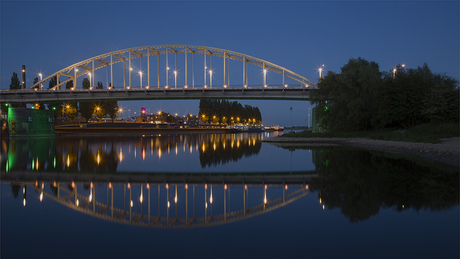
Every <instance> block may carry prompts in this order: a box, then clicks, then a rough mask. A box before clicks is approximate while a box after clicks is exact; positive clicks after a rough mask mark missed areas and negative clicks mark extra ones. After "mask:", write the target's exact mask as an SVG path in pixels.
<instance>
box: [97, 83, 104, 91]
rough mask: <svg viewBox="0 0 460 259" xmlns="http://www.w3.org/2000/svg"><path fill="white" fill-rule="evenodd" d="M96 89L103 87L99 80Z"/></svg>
mask: <svg viewBox="0 0 460 259" xmlns="http://www.w3.org/2000/svg"><path fill="white" fill-rule="evenodd" d="M96 89H104V85H103V84H102V82H101V81H97V85H96Z"/></svg>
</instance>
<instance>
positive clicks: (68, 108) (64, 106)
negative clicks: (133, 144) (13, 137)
mask: <svg viewBox="0 0 460 259" xmlns="http://www.w3.org/2000/svg"><path fill="white" fill-rule="evenodd" d="M37 82H38V77H35V78H34V84H35V83H37ZM56 83H57V77H56V76H54V77H52V78H51V79H50V80H49V82H48V89H51V88H53V87H55V86H56ZM90 86H91V83H90V81H89V79H88V78H83V81H82V89H89V88H90ZM73 87H74V85H73V80H70V81H69V82H67V83H66V84H65V89H67V90H69V89H72V88H73ZM20 88H21V85H20V81H19V78H18V74H17V73H15V72H13V75H12V76H11V83H10V89H12V90H13V89H20ZM96 89H104V85H103V84H102V82H100V81H98V82H97V84H96ZM45 105H46V106H47V107H48V109H49V110H51V109H52V110H54V116H55V117H56V118H59V117H62V116H64V115H66V116H67V117H68V118H69V119H70V120H73V119H74V118H75V117H76V116H77V115H78V112H80V115H81V117H83V118H85V119H86V121H88V120H89V119H91V117H92V116H93V114H94V115H96V117H97V118H99V119H102V118H103V117H104V116H105V115H107V116H109V117H110V118H111V119H112V122H113V120H114V119H115V118H117V113H118V103H117V101H81V102H78V103H77V102H67V103H66V102H47V103H40V102H39V103H35V104H34V108H35V109H45ZM14 106H17V107H20V106H21V105H20V104H15V105H14ZM6 108H7V107H4V106H2V111H3V110H5V111H6Z"/></svg>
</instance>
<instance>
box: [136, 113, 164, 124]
mask: <svg viewBox="0 0 460 259" xmlns="http://www.w3.org/2000/svg"><path fill="white" fill-rule="evenodd" d="M136 122H148V123H155V124H160V123H167V122H168V114H166V113H163V114H161V115H158V114H150V115H149V114H145V115H141V116H139V117H137V118H136Z"/></svg>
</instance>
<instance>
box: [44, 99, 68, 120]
mask: <svg viewBox="0 0 460 259" xmlns="http://www.w3.org/2000/svg"><path fill="white" fill-rule="evenodd" d="M63 104H64V103H63V102H51V103H48V104H47V106H48V110H53V111H54V118H55V119H57V118H59V117H61V116H62V115H63V113H64V109H63V108H64V105H63Z"/></svg>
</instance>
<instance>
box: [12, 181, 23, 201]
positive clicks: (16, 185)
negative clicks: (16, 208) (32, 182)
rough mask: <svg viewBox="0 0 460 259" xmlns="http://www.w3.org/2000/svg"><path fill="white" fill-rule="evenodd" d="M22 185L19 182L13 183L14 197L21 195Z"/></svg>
mask: <svg viewBox="0 0 460 259" xmlns="http://www.w3.org/2000/svg"><path fill="white" fill-rule="evenodd" d="M20 189H21V185H20V184H19V183H11V191H12V192H13V197H14V198H15V199H16V198H17V197H18V196H19V190H20Z"/></svg>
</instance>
